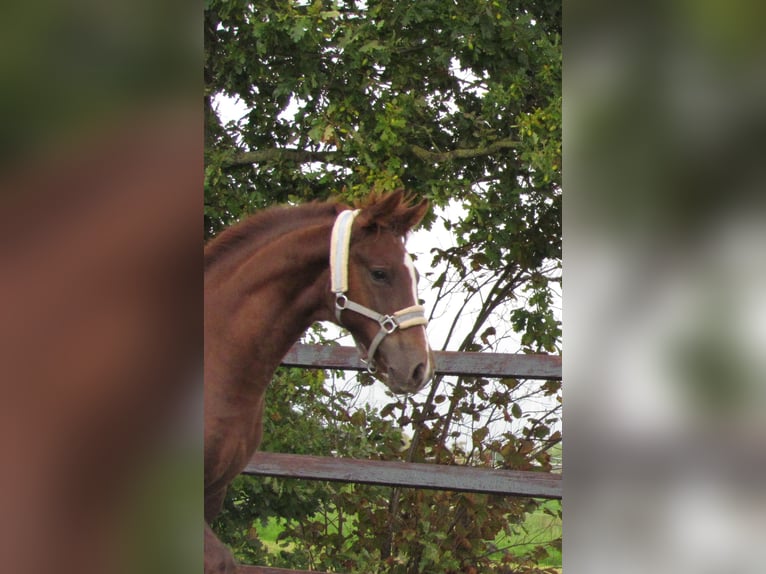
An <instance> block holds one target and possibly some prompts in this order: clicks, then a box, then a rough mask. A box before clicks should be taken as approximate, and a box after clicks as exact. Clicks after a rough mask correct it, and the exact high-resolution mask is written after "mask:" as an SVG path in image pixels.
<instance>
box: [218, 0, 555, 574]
mask: <svg viewBox="0 0 766 574" xmlns="http://www.w3.org/2000/svg"><path fill="white" fill-rule="evenodd" d="M560 39H561V5H560V1H558V0H555V1H554V0H534V1H529V0H519V1H502V2H501V1H498V0H494V1H491V0H489V1H488V0H468V1H459V2H443V1H438V0H419V1H414V0H404V1H394V0H383V1H376V0H370V1H367V2H354V1H340V0H338V1H329V0H316V1H315V2H298V1H285V0H283V1H274V0H272V1H267V2H258V3H252V4H250V3H247V2H242V1H239V2H236V1H224V0H210V1H209V2H208V3H207V8H206V11H205V82H206V92H205V117H206V126H205V141H206V178H205V232H206V236H211V235H213V234H215V233H216V232H217V231H218V230H220V229H221V228H222V227H224V226H226V225H228V224H229V223H231V222H233V221H235V220H237V219H239V218H240V217H242V216H243V215H244V214H246V213H248V212H251V211H253V210H255V209H259V208H262V207H265V206H268V205H271V204H273V203H283V202H299V201H305V200H310V199H324V198H327V197H330V196H340V197H342V198H344V199H347V200H353V199H354V198H358V197H361V196H364V195H366V194H367V193H368V192H369V191H370V190H372V189H377V190H392V189H395V188H398V187H404V188H406V189H407V190H408V191H410V192H412V193H413V194H416V195H418V196H425V197H428V198H429V199H430V200H431V202H432V204H433V206H434V210H433V213H432V214H431V215H430V216H429V217H428V218H427V219H426V221H425V223H424V225H425V226H426V228H429V229H432V230H434V229H436V227H435V226H440V227H443V228H446V229H447V230H449V232H450V233H451V234H452V235H453V237H454V238H455V244H454V245H453V246H452V247H449V248H446V249H443V250H434V252H433V253H432V260H431V261H426V262H423V261H422V260H421V261H419V262H418V264H419V266H420V267H421V271H423V269H422V267H423V266H424V265H427V266H429V267H430V271H428V272H426V273H424V277H423V284H422V286H421V291H423V290H425V291H426V297H427V299H428V306H429V308H430V311H431V313H432V315H433V316H434V317H437V316H438V317H439V324H440V325H441V328H440V333H439V337H440V339H441V340H438V341H432V342H433V343H437V344H439V345H440V346H442V347H444V348H450V349H453V350H498V349H503V350H506V351H507V350H509V346H510V345H516V347H517V348H513V349H511V350H513V351H516V350H519V349H518V348H520V350H522V351H523V352H558V351H559V350H560V336H561V327H560V322H559V320H558V318H557V316H556V313H555V308H554V306H555V300H556V294H557V293H558V291H559V288H560V284H561V275H560V269H561V89H560V83H561V44H560ZM220 95H225V96H228V97H232V98H237V99H238V100H240V101H241V102H242V104H243V105H244V107H245V108H246V109H247V113H246V114H245V115H244V116H243V117H242V118H241V119H239V120H237V121H232V122H227V123H224V122H222V121H221V119H220V117H219V115H218V113H217V110H216V97H217V96H220ZM456 213H459V214H460V216H456V215H455V214H456ZM432 338H433V335H432ZM295 376H297V375H295ZM285 388H289V385H285V384H283V385H274V395H273V397H272V400H273V401H274V402H275V405H276V404H278V403H279V402H280V401H281V400H283V399H284V397H282V398H280V396H279V393H280V389H282V390H284V389H285ZM331 400H332V401H336V402H337V403H338V404H337V405H336V406H335V407H334V408H336V410H337V412H336V413H335V414H336V415H337V416H339V417H340V418H335V419H333V420H335V421H336V423H332V424H331V423H330V422H329V421H330V417H328V416H327V413H326V412H325V413H322V412H321V411H322V409H323V408H325V407H320V408H319V411H312V409H308V408H306V409H305V410H304V412H313V415H315V417H316V418H315V420H316V421H320V422H321V423H322V424H324V425H325V426H324V427H322V424H320V425H319V427H321V428H325V429H327V432H328V433H330V435H332V433H338V432H344V433H351V434H350V435H349V436H355V437H356V438H355V439H354V440H352V441H350V442H349V444H357V442H359V441H362V442H364V440H368V442H369V437H367V435H364V436H362V435H358V436H357V435H354V433H355V432H356V433H357V434H358V433H360V432H362V431H361V430H360V428H359V426H358V425H349V428H345V427H343V425H342V424H340V423H338V422H337V421H338V420H341V421H342V420H343V417H344V416H345V417H347V418H349V420H350V417H353V416H357V417H359V416H362V415H355V413H357V412H364V413H366V414H365V415H364V417H365V420H366V422H367V425H373V426H374V425H378V426H380V427H381V428H383V427H386V424H388V425H389V426H390V428H391V429H393V428H399V429H408V432H410V433H411V434H412V442H411V446H410V449H409V450H408V451H405V452H403V453H399V452H398V450H396V449H394V448H393V443H391V442H390V441H395V440H396V438H395V436H394V435H395V433H394V435H392V434H390V433H388V432H383V433H380V434H381V436H386V437H388V438H387V439H386V440H382V442H381V444H380V445H379V446H376V447H374V448H373V447H369V448H370V449H371V450H370V451H369V452H368V454H371V455H374V456H388V457H403V458H407V459H409V460H423V459H426V458H428V459H429V460H434V461H435V462H438V463H449V464H474V465H476V464H483V465H487V466H507V467H512V468H522V469H534V468H539V469H543V470H547V469H549V468H550V464H551V463H550V455H549V452H548V451H549V450H550V448H551V447H552V446H553V445H555V444H557V443H558V442H559V441H560V439H561V434H560V431H559V430H558V428H557V427H558V420H559V413H560V384H559V383H558V382H555V381H549V382H545V383H543V384H542V385H537V386H535V385H530V384H528V383H525V382H520V381H489V380H486V379H480V378H478V379H477V378H460V379H457V380H437V381H436V382H435V383H434V385H432V387H431V391H430V393H429V394H428V396H427V397H425V398H418V397H414V398H413V397H410V398H408V399H406V400H405V399H398V400H396V399H392V401H391V403H390V404H388V405H385V406H383V407H382V408H381V409H380V410H379V411H378V410H375V409H373V410H371V411H370V410H364V409H360V408H358V407H356V406H355V405H353V401H352V400H351V398H350V397H347V398H345V399H343V398H342V397H341V398H335V399H330V398H329V397H328V396H319V395H317V401H318V402H319V403H320V404H321V403H322V402H323V401H324V402H325V403H327V401H331ZM538 403H539V404H540V406H535V405H536V404H538ZM342 413H345V415H343V416H341V415H342ZM279 428H280V427H279V426H276V427H275V429H274V430H273V433H272V435H273V437H274V440H281V439H278V438H277V437H278V436H279V433H280V432H281V431H280V430H279ZM386 428H388V427H386ZM268 434H269V433H267V437H266V439H265V442H264V448H268V441H269V440H271V439H269V437H268ZM320 434H321V433H320ZM330 435H328V436H330ZM364 437H367V438H364ZM355 441H356V442H355ZM381 453H382V454H381ZM323 454H327V453H326V452H324V453H323ZM339 454H346V455H354V454H356V455H359V454H360V453H359V451H354V449H351V448H350V449H349V452H344V451H343V449H341V452H339ZM297 488H301V487H297ZM333 489H334V490H333ZM328 492H329V493H332V494H327V493H328ZM325 494H327V497H328V498H321V497H320V498H321V499H320V498H318V499H320V503H321V504H320V506H321V505H325V504H327V505H329V506H324V507H323V508H325V510H327V509H328V508H330V507H332V509H333V510H332V512H335V513H338V512H341V513H343V512H345V513H348V512H351V511H352V509H353V508H357V510H358V509H359V508H360V507H361V508H362V509H364V510H362V511H359V510H358V511H357V512H356V513H355V514H354V516H355V518H354V521H355V528H356V530H355V531H354V533H353V534H348V536H354V537H355V545H354V552H355V554H353V556H351V555H350V554H347V555H342V554H343V552H345V551H346V550H344V546H343V544H338V542H339V541H340V538H338V536H341V538H343V537H344V536H345V535H344V534H338V532H337V531H335V532H332V529H330V528H329V527H328V528H325V529H324V531H323V532H322V529H321V528H316V529H314V530H312V531H311V532H313V533H314V534H311V532H309V530H310V529H309V528H308V523H309V522H311V520H313V518H312V517H313V516H315V515H316V512H317V510H316V508H305V509H304V518H303V519H301V520H303V522H302V523H301V521H300V520H299V521H298V522H297V523H301V524H302V529H303V531H304V534H305V535H306V536H307V538H306V539H307V540H309V542H307V543H306V548H312V549H314V550H316V549H317V548H320V547H321V548H323V549H324V550H323V551H322V552H314V553H313V555H312V560H313V561H314V562H312V565H315V566H318V565H320V564H321V565H325V566H327V565H328V564H329V565H332V564H334V565H335V567H338V568H346V567H345V566H342V565H340V563H341V562H343V561H344V560H345V561H347V562H350V563H353V564H362V563H364V560H363V559H362V558H361V553H362V552H363V551H367V552H369V553H370V563H372V562H375V561H376V560H377V561H378V562H379V563H383V564H387V565H388V566H387V567H388V568H389V569H390V571H392V572H394V571H395V572H426V571H459V570H460V569H461V568H468V565H474V566H476V565H481V564H487V568H489V567H490V566H489V564H494V563H495V562H497V560H495V558H496V556H495V555H494V554H493V553H492V552H490V551H489V546H488V544H489V542H488V540H490V539H491V538H492V536H491V534H492V532H493V531H494V532H499V531H502V530H504V529H506V530H507V529H512V528H513V527H514V526H513V524H518V523H520V522H521V520H522V518H523V516H524V513H525V511H526V510H530V509H531V508H532V507H534V506H535V504H534V503H532V502H530V501H523V500H519V499H513V500H510V501H496V500H490V499H481V500H480V499H479V497H476V496H473V495H455V494H451V493H441V494H429V495H427V494H425V493H423V492H412V493H409V492H403V491H394V492H389V491H380V490H377V491H374V492H373V491H370V490H364V489H362V488H361V487H359V488H358V489H351V490H349V489H346V490H345V491H344V490H339V489H337V488H336V487H332V489H331V490H330V491H327V492H325ZM232 496H233V497H235V496H236V494H233V495H232ZM318 496H319V495H318V494H317V497H318ZM230 500H231V499H230ZM363 501H365V502H363ZM230 510H231V509H230ZM327 512H329V514H328V513H326V516H330V515H331V514H332V512H330V511H327ZM252 519H253V517H252V516H251V517H249V518H245V519H243V520H245V521H247V520H251V521H252ZM393 525H396V528H394V527H393ZM447 532H448V533H450V538H449V541H448V540H447V538H445V533H447ZM333 536H334V538H333ZM343 539H344V540H348V538H343ZM457 540H459V541H457ZM365 541H366V542H365ZM332 548H335V549H336V550H331V549H332ZM376 552H378V553H379V554H376ZM480 556H484V558H483V559H482V560H483V561H482V560H479V558H478V557H480ZM304 558H306V557H305V556H304ZM352 558H353V559H352ZM490 558H491V559H490ZM516 558H518V557H516ZM333 560H336V562H333ZM509 560H510V558H509ZM532 562H534V560H532ZM304 565H305V564H304ZM493 567H496V569H497V568H500V567H499V566H497V565H495V566H493ZM360 568H361V566H360ZM360 571H361V570H360Z"/></svg>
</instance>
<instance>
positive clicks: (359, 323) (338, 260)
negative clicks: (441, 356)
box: [331, 191, 434, 393]
mask: <svg viewBox="0 0 766 574" xmlns="http://www.w3.org/2000/svg"><path fill="white" fill-rule="evenodd" d="M427 209H428V201H427V200H423V201H421V202H420V203H417V204H414V205H413V204H411V203H410V202H409V201H408V200H407V199H406V198H405V197H404V195H403V192H402V191H397V192H394V193H391V194H389V195H386V196H383V197H379V196H372V197H371V198H370V199H369V200H368V201H367V203H366V204H364V205H363V206H361V207H360V208H359V209H357V210H355V211H350V210H345V211H340V213H339V214H338V218H337V220H336V224H335V227H334V229H333V239H332V250H331V273H332V291H333V293H334V302H333V304H334V306H335V316H336V319H337V321H338V323H340V324H341V325H342V326H343V327H345V328H346V329H348V330H349V331H350V332H351V334H352V336H353V337H354V340H355V341H356V344H357V346H358V347H359V349H360V352H361V354H362V357H363V359H364V360H365V361H366V362H367V364H368V370H369V371H370V372H371V373H373V374H374V375H375V377H376V378H378V379H380V380H381V381H383V382H384V383H385V384H386V385H387V386H388V387H389V388H390V389H391V390H392V391H394V392H396V393H416V392H418V391H419V390H421V389H422V388H423V387H424V386H425V384H426V383H427V382H428V381H429V380H430V378H431V377H432V376H433V372H434V361H433V353H432V351H431V347H430V346H429V344H428V338H427V336H426V323H427V321H426V318H425V312H424V310H423V307H421V306H420V305H419V303H418V295H417V273H416V271H415V267H414V266H413V263H412V259H411V258H410V256H409V254H408V253H407V250H406V249H405V239H406V236H407V233H408V232H409V231H410V230H411V229H412V228H413V227H414V226H416V225H417V224H418V223H419V222H420V220H421V219H422V218H423V216H424V215H425V213H426V211H427Z"/></svg>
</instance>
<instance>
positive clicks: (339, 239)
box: [330, 209, 428, 373]
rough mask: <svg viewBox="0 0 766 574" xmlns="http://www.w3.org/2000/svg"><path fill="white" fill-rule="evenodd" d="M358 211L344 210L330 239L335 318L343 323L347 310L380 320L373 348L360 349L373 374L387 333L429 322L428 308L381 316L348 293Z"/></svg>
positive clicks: (414, 307) (417, 306) (408, 308)
mask: <svg viewBox="0 0 766 574" xmlns="http://www.w3.org/2000/svg"><path fill="white" fill-rule="evenodd" d="M358 214H359V210H358V209H356V210H354V211H350V210H346V211H342V212H341V213H340V214H338V217H337V219H336V220H335V225H333V228H332V236H331V238H330V277H331V284H332V292H333V293H335V318H336V319H337V320H338V324H340V325H342V324H343V323H341V320H340V316H341V312H342V311H344V310H348V311H354V312H355V313H359V314H360V315H364V316H365V317H367V318H369V319H372V320H373V321H377V322H378V324H379V325H380V331H378V334H377V335H375V338H374V339H373V340H372V343H370V348H369V349H367V354H366V355H365V354H364V353H361V348H360V353H361V354H362V361H363V362H365V363H367V370H368V371H369V372H370V373H374V372H375V371H376V367H375V360H374V359H375V352H376V351H377V350H378V346H379V345H380V343H381V341H383V339H384V338H385V336H386V335H390V334H391V333H393V332H394V331H396V330H397V329H409V328H410V327H415V326H416V325H427V324H428V320H427V319H426V316H425V309H424V308H423V307H422V306H421V305H412V306H411V307H407V308H405V309H401V310H400V311H396V312H395V313H394V314H393V315H382V314H380V313H377V312H375V311H373V310H372V309H368V308H367V307H365V306H364V305H360V304H358V303H354V302H353V301H351V300H349V298H348V296H346V291H348V253H349V245H350V243H351V227H352V226H353V224H354V219H355V218H356V216H357V215H358Z"/></svg>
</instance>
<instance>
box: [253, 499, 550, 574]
mask: <svg viewBox="0 0 766 574" xmlns="http://www.w3.org/2000/svg"><path fill="white" fill-rule="evenodd" d="M559 508H561V502H560V501H558V500H548V501H546V502H545V503H543V504H542V505H541V506H540V508H539V509H537V510H536V511H535V512H533V513H532V514H530V515H528V516H527V519H526V521H525V522H524V525H523V528H522V529H519V530H520V532H519V533H514V534H508V533H505V532H501V533H500V534H498V536H497V537H496V538H495V540H494V543H495V546H496V547H497V548H498V551H497V552H496V553H495V555H494V556H497V558H498V559H499V558H500V557H501V556H502V555H503V554H505V553H506V552H512V553H513V554H515V555H517V556H520V555H522V554H524V553H525V552H528V551H530V550H531V549H532V548H534V547H535V546H536V545H539V544H544V543H546V542H547V541H550V540H554V539H556V538H558V537H559V536H561V519H559V518H558V517H557V516H551V515H550V514H548V513H546V512H545V510H546V509H548V510H550V511H553V513H554V514H555V513H556V511H557V510H558V509H559ZM352 522H353V519H351V518H350V517H347V518H346V523H345V525H344V530H345V526H346V525H350V524H351V523H352ZM256 529H257V531H258V536H259V538H260V540H261V542H263V544H264V546H266V548H267V549H268V550H269V552H273V553H276V552H279V551H280V550H284V549H285V546H284V544H285V543H284V542H279V543H278V542H277V537H278V536H279V534H280V533H281V532H282V531H283V530H284V526H283V525H282V523H281V521H280V520H279V519H277V518H270V519H269V521H268V523H267V524H266V525H265V526H263V525H261V524H258V525H257V528H256ZM330 530H331V531H332V527H331V528H330ZM280 544H281V546H280ZM292 546H293V545H292V544H288V545H287V547H288V548H291V547H292ZM540 566H543V567H548V566H551V567H557V568H561V551H560V550H558V549H557V548H553V547H551V546H548V557H547V558H545V559H543V560H542V561H541V562H540Z"/></svg>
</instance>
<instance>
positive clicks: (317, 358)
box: [282, 343, 561, 380]
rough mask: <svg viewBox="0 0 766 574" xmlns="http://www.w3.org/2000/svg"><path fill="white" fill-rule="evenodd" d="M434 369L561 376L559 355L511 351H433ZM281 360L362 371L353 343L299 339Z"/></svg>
mask: <svg viewBox="0 0 766 574" xmlns="http://www.w3.org/2000/svg"><path fill="white" fill-rule="evenodd" d="M434 362H435V363H436V373H437V374H441V375H463V376H478V377H508V378H511V377H513V378H518V379H542V380H559V379H561V356H559V355H517V354H511V353H463V352H456V351H434ZM282 364H283V365H284V366H287V367H304V368H308V369H348V370H352V371H365V370H367V366H366V365H365V364H364V363H363V362H362V361H361V360H360V359H359V351H357V350H356V348H355V347H332V346H328V345H307V344H303V343H299V344H296V345H293V347H292V348H291V349H290V350H289V351H288V352H287V355H285V357H284V359H282Z"/></svg>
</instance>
